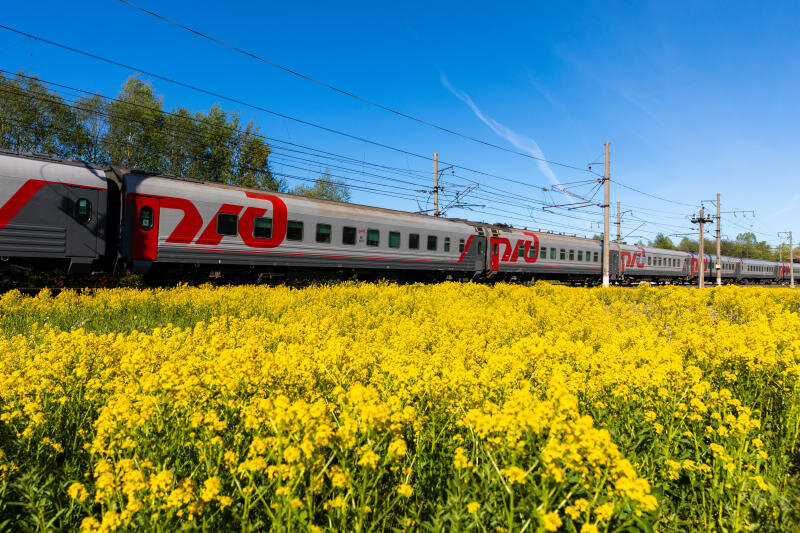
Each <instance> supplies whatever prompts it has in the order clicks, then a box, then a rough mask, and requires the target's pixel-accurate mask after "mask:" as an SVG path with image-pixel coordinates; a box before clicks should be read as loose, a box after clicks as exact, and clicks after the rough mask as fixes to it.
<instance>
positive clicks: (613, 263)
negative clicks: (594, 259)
mask: <svg viewBox="0 0 800 533" xmlns="http://www.w3.org/2000/svg"><path fill="white" fill-rule="evenodd" d="M623 273H624V268H623V269H620V262H619V252H618V251H617V250H609V254H608V276H609V277H610V278H611V279H620V278H622V275H623Z"/></svg>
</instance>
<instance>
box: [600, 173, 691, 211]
mask: <svg viewBox="0 0 800 533" xmlns="http://www.w3.org/2000/svg"><path fill="white" fill-rule="evenodd" d="M611 182H612V183H616V184H617V185H619V186H620V187H624V188H626V189H630V190H631V191H634V192H638V193H639V194H643V195H645V196H649V197H650V198H655V199H656V200H661V201H662V202H669V203H671V204H675V205H685V206H688V207H697V206H696V205H694V204H687V203H686V202H678V201H676V200H670V199H669V198H664V197H663V196H658V195H655V194H650V193H649V192H644V191H641V190H639V189H637V188H635V187H631V186H630V185H625V184H624V183H620V182H619V181H618V180H616V179H612V180H611Z"/></svg>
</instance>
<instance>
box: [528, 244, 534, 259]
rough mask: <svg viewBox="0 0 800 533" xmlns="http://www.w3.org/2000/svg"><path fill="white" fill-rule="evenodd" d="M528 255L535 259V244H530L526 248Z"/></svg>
mask: <svg viewBox="0 0 800 533" xmlns="http://www.w3.org/2000/svg"><path fill="white" fill-rule="evenodd" d="M528 257H530V258H531V259H535V258H536V247H535V246H533V245H531V246H530V247H529V248H528Z"/></svg>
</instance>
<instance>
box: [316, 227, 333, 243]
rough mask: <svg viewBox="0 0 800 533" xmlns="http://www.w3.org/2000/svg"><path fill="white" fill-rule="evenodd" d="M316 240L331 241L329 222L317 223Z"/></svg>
mask: <svg viewBox="0 0 800 533" xmlns="http://www.w3.org/2000/svg"><path fill="white" fill-rule="evenodd" d="M317 242H326V243H329V242H331V225H330V224H317Z"/></svg>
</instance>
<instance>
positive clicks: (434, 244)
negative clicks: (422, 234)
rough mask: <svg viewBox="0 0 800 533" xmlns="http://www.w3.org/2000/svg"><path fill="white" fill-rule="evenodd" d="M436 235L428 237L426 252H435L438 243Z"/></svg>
mask: <svg viewBox="0 0 800 533" xmlns="http://www.w3.org/2000/svg"><path fill="white" fill-rule="evenodd" d="M436 241H437V239H436V235H428V250H432V251H434V252H435V251H436V248H437V245H438V243H437V242H436Z"/></svg>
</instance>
